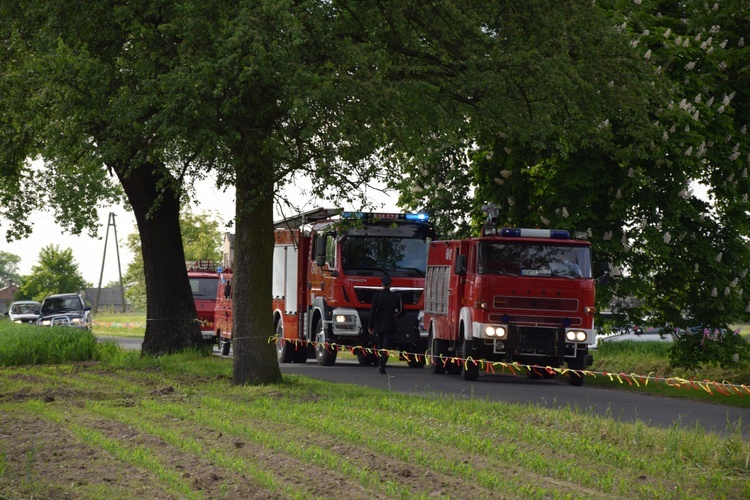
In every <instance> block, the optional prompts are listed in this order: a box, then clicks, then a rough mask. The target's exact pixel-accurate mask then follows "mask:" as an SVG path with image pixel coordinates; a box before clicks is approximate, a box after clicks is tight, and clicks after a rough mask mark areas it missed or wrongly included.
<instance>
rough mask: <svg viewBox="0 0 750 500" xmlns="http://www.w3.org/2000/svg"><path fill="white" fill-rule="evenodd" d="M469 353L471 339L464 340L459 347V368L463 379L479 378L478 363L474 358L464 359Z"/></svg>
mask: <svg viewBox="0 0 750 500" xmlns="http://www.w3.org/2000/svg"><path fill="white" fill-rule="evenodd" d="M470 355H471V341H470V340H464V341H463V347H462V349H461V359H462V360H463V362H462V363H461V370H462V374H463V376H464V380H476V379H478V378H479V363H477V362H476V361H474V360H471V361H466V360H467V359H468V357H469V356H470Z"/></svg>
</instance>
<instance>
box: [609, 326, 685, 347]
mask: <svg viewBox="0 0 750 500" xmlns="http://www.w3.org/2000/svg"><path fill="white" fill-rule="evenodd" d="M624 341H630V342H673V341H674V338H673V337H672V334H671V333H665V332H664V329H663V328H660V327H652V326H646V327H641V326H633V327H626V328H621V329H619V330H616V331H614V332H613V333H609V334H599V335H597V336H596V342H597V344H598V343H600V342H624Z"/></svg>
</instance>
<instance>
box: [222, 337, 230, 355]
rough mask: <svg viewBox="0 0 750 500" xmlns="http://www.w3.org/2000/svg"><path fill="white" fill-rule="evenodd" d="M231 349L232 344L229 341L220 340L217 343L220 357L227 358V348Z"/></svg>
mask: <svg viewBox="0 0 750 500" xmlns="http://www.w3.org/2000/svg"><path fill="white" fill-rule="evenodd" d="M230 347H232V342H231V341H230V340H226V339H221V341H220V342H219V351H220V352H221V355H222V356H229V348H230Z"/></svg>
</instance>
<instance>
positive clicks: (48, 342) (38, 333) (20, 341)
mask: <svg viewBox="0 0 750 500" xmlns="http://www.w3.org/2000/svg"><path fill="white" fill-rule="evenodd" d="M96 352H97V342H96V337H95V336H94V334H93V333H91V332H89V331H86V330H79V329H77V328H70V327H39V326H36V325H18V324H15V323H9V322H0V366H19V365H40V364H58V363H71V362H76V361H89V360H91V359H94V357H95V355H96Z"/></svg>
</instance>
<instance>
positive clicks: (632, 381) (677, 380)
mask: <svg viewBox="0 0 750 500" xmlns="http://www.w3.org/2000/svg"><path fill="white" fill-rule="evenodd" d="M278 340H279V338H278V337H277V336H273V337H268V342H273V343H276V342H278ZM283 340H284V341H285V342H290V343H293V344H294V348H295V350H296V349H299V348H302V347H304V348H307V347H308V346H311V345H312V346H314V347H317V346H318V343H317V342H314V341H312V340H298V339H283ZM323 345H325V348H326V349H327V350H330V351H332V350H335V351H344V350H346V351H349V352H351V353H352V354H356V351H357V350H361V351H363V352H365V353H367V354H374V355H375V356H378V357H380V356H383V355H388V356H397V357H398V356H403V358H404V359H406V361H411V360H413V359H418V358H419V357H424V358H425V362H426V363H427V364H430V363H432V358H433V356H432V355H430V354H416V353H407V352H405V351H396V350H388V349H376V348H374V347H366V346H349V345H341V344H336V343H332V342H325V343H324V344H323ZM440 360H442V364H443V366H444V367H447V366H448V365H449V364H455V365H462V366H467V365H468V363H474V364H478V365H479V369H480V370H483V371H484V372H485V373H488V374H495V369H496V368H500V369H501V370H502V371H505V370H508V371H510V372H511V373H512V374H513V375H517V372H521V371H526V372H531V371H533V372H534V373H536V374H539V375H543V374H544V373H548V374H556V375H568V376H570V374H571V373H578V374H581V375H585V376H588V377H593V378H596V377H598V376H602V377H608V378H609V380H610V381H612V382H614V381H615V380H617V381H618V382H619V383H620V384H625V383H627V384H628V385H630V386H635V387H641V385H643V387H647V386H648V384H649V382H653V383H654V384H657V383H664V384H666V385H668V386H670V387H675V388H678V389H686V390H692V389H694V390H699V391H704V392H707V393H708V394H710V395H712V396H713V395H714V394H715V393H719V394H722V395H724V396H740V397H742V396H745V395H750V385H745V384H732V383H731V382H716V381H713V380H702V381H698V380H693V379H685V378H681V377H662V376H658V375H653V372H651V373H649V374H648V375H639V374H637V373H624V372H620V373H614V372H605V371H601V372H599V371H593V370H572V369H570V368H555V367H551V366H539V365H524V364H521V363H515V362H514V363H507V362H503V361H485V360H483V359H479V360H474V359H472V358H471V357H468V358H466V359H464V358H459V357H447V356H441V357H440Z"/></svg>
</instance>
